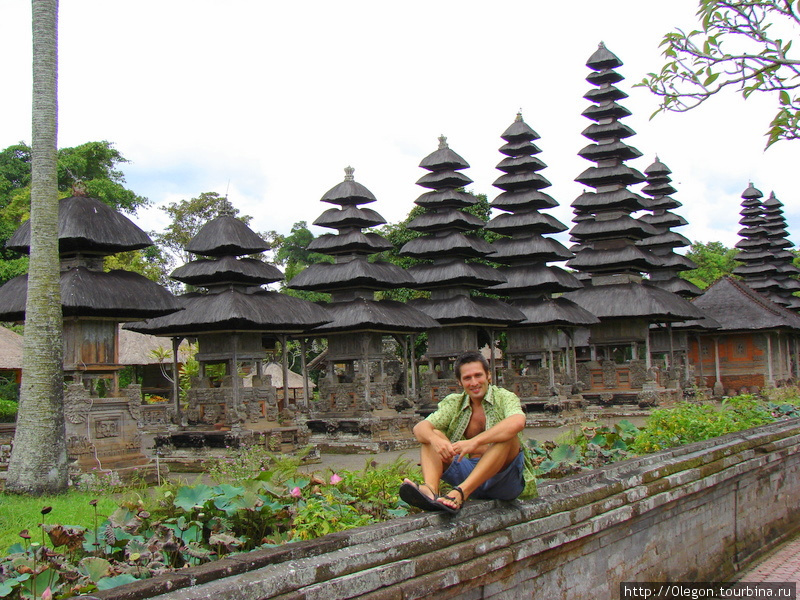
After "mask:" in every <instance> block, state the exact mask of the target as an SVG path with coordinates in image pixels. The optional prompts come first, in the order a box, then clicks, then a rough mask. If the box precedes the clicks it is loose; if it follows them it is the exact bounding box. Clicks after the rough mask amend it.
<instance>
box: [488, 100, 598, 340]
mask: <svg viewBox="0 0 800 600" xmlns="http://www.w3.org/2000/svg"><path fill="white" fill-rule="evenodd" d="M500 137H502V139H503V140H504V141H505V142H506V143H505V144H504V145H503V146H502V147H501V148H500V152H501V153H502V154H504V155H505V158H504V159H503V160H502V161H500V163H499V164H498V165H497V168H498V169H499V170H500V171H502V172H503V173H504V174H503V175H501V176H500V177H499V178H498V179H497V180H496V181H495V182H494V185H495V187H498V188H500V189H501V190H503V192H502V193H501V194H500V195H499V196H498V197H497V198H495V200H494V202H492V206H493V207H494V208H498V209H500V210H502V211H506V212H503V213H502V214H500V215H498V216H497V217H495V218H493V219H492V220H491V221H489V222H488V223H487V224H486V229H488V230H489V231H493V232H495V233H499V234H502V235H506V236H509V237H505V238H501V239H499V240H497V241H496V242H494V243H493V244H492V249H493V252H492V254H490V255H489V258H490V259H491V260H493V261H496V262H499V263H501V264H503V265H504V266H503V267H501V268H500V269H498V270H499V271H500V273H501V274H502V275H503V276H505V278H506V281H505V282H504V283H501V284H498V285H495V286H493V287H492V288H491V291H492V292H496V293H498V294H500V295H502V296H507V297H508V298H509V301H510V303H511V304H512V305H513V306H514V307H516V308H518V309H520V310H521V311H522V312H523V314H525V316H526V317H527V318H526V320H525V321H523V322H521V323H519V324H518V326H543V325H545V326H546V325H564V324H566V323H565V320H566V319H569V318H572V319H574V321H573V322H572V323H570V324H573V325H587V324H591V323H597V322H598V319H597V318H596V317H594V316H593V315H591V314H589V313H588V312H586V311H585V310H583V309H582V308H580V307H579V306H577V305H576V304H575V303H573V302H570V301H569V300H566V299H564V298H555V299H553V298H551V294H561V293H563V292H568V291H571V290H576V289H580V288H582V287H583V284H582V283H581V282H580V281H578V280H577V279H576V278H575V276H574V275H572V274H571V273H569V272H567V271H565V270H564V269H561V268H559V267H556V266H549V265H548V264H547V263H548V262H552V261H563V260H565V259H567V258H571V257H572V256H573V255H572V253H571V252H570V251H569V250H567V249H566V248H565V247H564V246H563V245H562V244H561V243H560V242H558V241H556V240H554V239H552V238H549V237H548V238H546V237H544V236H545V235H547V234H554V233H560V232H562V231H566V229H567V227H566V226H565V225H563V224H562V223H561V222H560V221H558V220H557V219H556V218H555V217H552V216H551V215H548V214H543V213H540V212H539V210H540V209H549V208H553V207H555V206H558V203H557V202H556V201H555V200H554V199H553V198H552V197H550V196H549V195H548V194H545V193H543V192H542V191H541V190H543V189H545V188H547V187H550V182H549V181H547V179H545V178H544V176H542V174H541V173H540V171H542V170H543V169H545V168H546V166H547V165H546V164H545V163H544V162H542V161H541V160H540V159H539V158H538V157H537V156H536V155H537V154H539V153H540V152H541V150H539V148H538V147H537V146H536V145H535V144H534V143H533V142H534V140H537V139H539V135H538V134H537V133H536V132H535V131H534V130H533V129H531V127H530V126H529V125H528V124H527V123H525V121H524V120H523V119H522V114H521V113H517V116H516V118H515V120H514V122H513V123H512V124H511V125H510V126H509V127H508V128H507V129H506V130H505V131H504V132H503V134H502V135H501V136H500ZM547 305H550V306H547ZM546 306H547V307H546ZM545 307H546V308H545ZM548 316H549V317H550V318H552V319H553V321H549V320H546V317H548Z"/></svg>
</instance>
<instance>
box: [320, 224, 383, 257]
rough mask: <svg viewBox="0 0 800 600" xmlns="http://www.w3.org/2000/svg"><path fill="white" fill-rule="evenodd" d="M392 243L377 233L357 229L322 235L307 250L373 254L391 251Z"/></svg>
mask: <svg viewBox="0 0 800 600" xmlns="http://www.w3.org/2000/svg"><path fill="white" fill-rule="evenodd" d="M393 247H394V246H393V245H392V243H391V242H390V241H389V240H387V239H386V238H384V237H383V236H381V235H379V234H377V233H363V232H361V231H360V230H359V229H351V230H349V231H346V232H342V233H338V234H334V233H324V234H322V235H321V236H319V237H317V238H314V239H313V240H312V241H311V243H310V244H309V245H308V250H311V251H313V252H320V253H322V254H331V255H336V254H375V253H377V252H383V251H384V250H391V249H392V248H393Z"/></svg>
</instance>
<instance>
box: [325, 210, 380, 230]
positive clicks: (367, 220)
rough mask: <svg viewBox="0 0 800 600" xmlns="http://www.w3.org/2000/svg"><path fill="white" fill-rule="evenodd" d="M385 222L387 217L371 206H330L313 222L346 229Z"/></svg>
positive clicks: (332, 227)
mask: <svg viewBox="0 0 800 600" xmlns="http://www.w3.org/2000/svg"><path fill="white" fill-rule="evenodd" d="M384 223H386V219H384V218H383V217H382V216H381V215H379V214H378V213H377V212H375V211H374V210H372V209H370V208H359V207H357V206H345V207H343V208H329V209H328V210H326V211H325V212H323V213H322V214H321V215H320V216H319V217H317V220H316V221H314V223H313V224H314V225H317V226H318V227H327V228H328V229H344V228H345V227H374V226H376V225H383V224H384Z"/></svg>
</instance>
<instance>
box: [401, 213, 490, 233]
mask: <svg viewBox="0 0 800 600" xmlns="http://www.w3.org/2000/svg"><path fill="white" fill-rule="evenodd" d="M483 225H484V223H483V220H482V219H481V218H480V217H477V216H475V215H473V214H472V213H468V212H465V211H463V210H457V209H455V208H450V207H447V208H440V209H438V210H437V211H436V212H430V211H429V212H425V213H424V214H421V215H420V216H418V217H416V218H415V219H413V220H412V221H411V222H410V223H409V224H408V228H409V229H411V230H412V231H421V232H425V233H428V232H436V231H443V230H450V229H457V230H460V231H472V230H474V229H478V228H480V227H483Z"/></svg>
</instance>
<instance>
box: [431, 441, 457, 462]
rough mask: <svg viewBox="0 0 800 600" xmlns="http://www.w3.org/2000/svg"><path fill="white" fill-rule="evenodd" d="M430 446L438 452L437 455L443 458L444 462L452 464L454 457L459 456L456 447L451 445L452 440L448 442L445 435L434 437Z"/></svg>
mask: <svg viewBox="0 0 800 600" xmlns="http://www.w3.org/2000/svg"><path fill="white" fill-rule="evenodd" d="M430 444H431V447H432V448H433V449H434V450H435V451H436V454H438V455H439V456H440V457H441V459H442V462H450V461H451V460H453V457H455V455H456V454H458V453H457V452H456V451H455V445H454V444H451V443H450V440H448V439H447V438H446V437H445V436H444V435H442V436H438V435H434V436H432V439H431V442H430Z"/></svg>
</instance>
